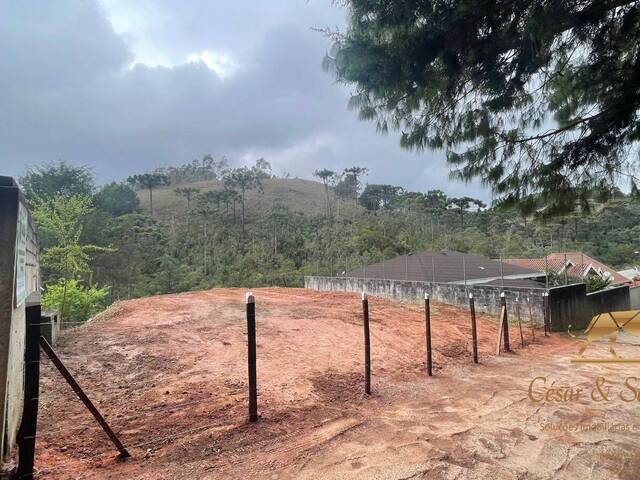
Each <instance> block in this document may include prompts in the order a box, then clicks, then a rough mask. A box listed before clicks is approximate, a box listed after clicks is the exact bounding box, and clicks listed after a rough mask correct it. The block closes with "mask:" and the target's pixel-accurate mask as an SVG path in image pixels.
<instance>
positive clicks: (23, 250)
mask: <svg viewBox="0 0 640 480" xmlns="http://www.w3.org/2000/svg"><path fill="white" fill-rule="evenodd" d="M28 228H29V217H28V216H27V209H26V208H25V207H24V205H22V203H19V204H18V225H17V228H16V307H19V306H20V305H22V303H23V302H24V301H25V299H26V298H27V229H28Z"/></svg>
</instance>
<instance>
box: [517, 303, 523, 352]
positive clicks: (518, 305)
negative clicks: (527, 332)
mask: <svg viewBox="0 0 640 480" xmlns="http://www.w3.org/2000/svg"><path fill="white" fill-rule="evenodd" d="M516 318H517V319H518V328H519V329H520V346H521V347H522V348H524V334H523V333H522V321H521V320H520V298H517V297H516Z"/></svg>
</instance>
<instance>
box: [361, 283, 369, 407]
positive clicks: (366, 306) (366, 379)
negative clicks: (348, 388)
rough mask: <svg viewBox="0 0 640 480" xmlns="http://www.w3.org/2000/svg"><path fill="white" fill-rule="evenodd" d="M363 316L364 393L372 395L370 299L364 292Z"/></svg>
mask: <svg viewBox="0 0 640 480" xmlns="http://www.w3.org/2000/svg"><path fill="white" fill-rule="evenodd" d="M362 314H363V317H364V392H365V393H366V394H367V395H370V394H371V338H370V335H369V299H368V297H367V294H366V293H364V292H362Z"/></svg>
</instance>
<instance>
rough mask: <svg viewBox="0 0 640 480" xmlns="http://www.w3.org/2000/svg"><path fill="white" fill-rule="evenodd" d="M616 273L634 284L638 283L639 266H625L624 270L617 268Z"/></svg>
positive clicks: (639, 275) (639, 276)
mask: <svg viewBox="0 0 640 480" xmlns="http://www.w3.org/2000/svg"><path fill="white" fill-rule="evenodd" d="M618 273H619V274H620V275H622V276H623V277H625V278H628V279H629V281H631V282H633V283H634V284H638V285H640V267H633V268H627V269H625V270H618Z"/></svg>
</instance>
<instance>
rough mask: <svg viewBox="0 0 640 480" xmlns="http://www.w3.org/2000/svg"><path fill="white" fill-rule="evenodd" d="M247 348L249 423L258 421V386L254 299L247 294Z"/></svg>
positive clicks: (250, 294) (251, 295)
mask: <svg viewBox="0 0 640 480" xmlns="http://www.w3.org/2000/svg"><path fill="white" fill-rule="evenodd" d="M247 338H248V342H247V346H248V355H247V360H248V362H247V363H248V369H249V372H248V373H249V421H250V422H257V421H258V386H257V374H256V299H255V297H254V296H253V294H252V293H251V292H249V293H247Z"/></svg>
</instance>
